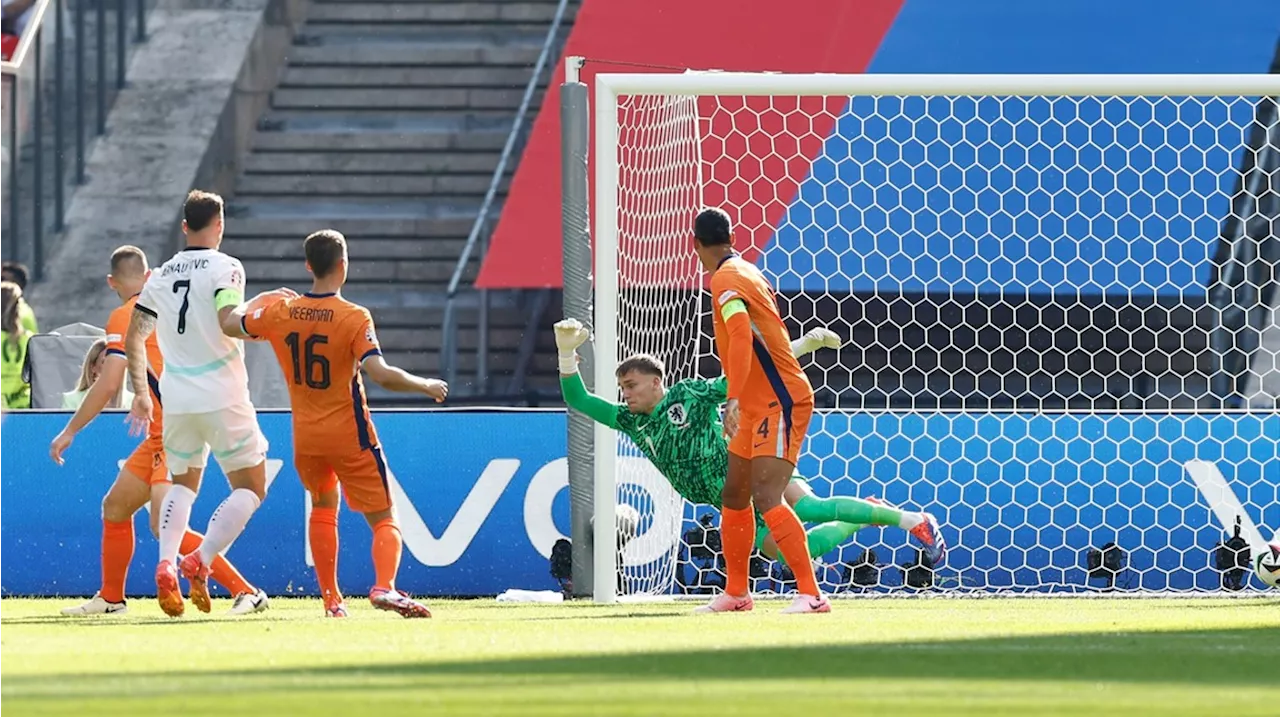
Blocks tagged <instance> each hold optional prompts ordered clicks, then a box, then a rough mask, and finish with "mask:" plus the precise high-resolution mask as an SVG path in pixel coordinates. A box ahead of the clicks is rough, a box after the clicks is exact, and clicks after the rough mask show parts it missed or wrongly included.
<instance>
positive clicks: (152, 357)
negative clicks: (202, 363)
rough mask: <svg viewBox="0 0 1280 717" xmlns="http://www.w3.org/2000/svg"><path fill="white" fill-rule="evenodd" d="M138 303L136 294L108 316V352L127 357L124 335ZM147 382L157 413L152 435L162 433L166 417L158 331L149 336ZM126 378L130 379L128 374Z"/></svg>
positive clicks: (152, 423) (162, 362) (152, 424)
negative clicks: (163, 405)
mask: <svg viewBox="0 0 1280 717" xmlns="http://www.w3.org/2000/svg"><path fill="white" fill-rule="evenodd" d="M137 303H138V295H137V294H134V295H133V296H131V297H129V300H128V301H126V302H124V303H123V304H121V305H120V306H118V307H116V308H115V309H113V310H112V312H111V315H110V316H108V317H107V327H106V332H107V353H108V354H115V355H117V356H120V357H122V358H123V357H125V356H126V353H125V349H124V337H125V334H127V333H128V332H129V322H130V321H132V320H133V306H134V304H137ZM146 346H147V383H148V384H149V385H150V386H151V397H152V399H154V401H155V415H154V416H153V419H154V420H152V421H151V429H150V430H149V431H148V433H149V434H150V435H152V436H159V435H162V433H163V430H164V425H163V423H164V417H163V415H162V413H161V410H160V407H161V405H162V401H161V397H160V374H162V373H164V357H163V356H161V355H160V341H159V339H157V338H156V333H155V332H154V331H152V332H151V335H150V336H148V337H147V343H146ZM125 380H126V381H127V380H128V377H127V374H126V378H125Z"/></svg>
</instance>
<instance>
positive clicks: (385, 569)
mask: <svg viewBox="0 0 1280 717" xmlns="http://www.w3.org/2000/svg"><path fill="white" fill-rule="evenodd" d="M401 546H402V544H401V540H400V526H399V525H397V524H396V519H395V518H383V519H382V520H379V521H378V523H377V524H376V525H374V526H373V573H374V576H375V580H377V582H376V583H375V584H374V587H377V588H384V589H387V590H394V589H395V587H396V573H397V572H399V570H400V550H401Z"/></svg>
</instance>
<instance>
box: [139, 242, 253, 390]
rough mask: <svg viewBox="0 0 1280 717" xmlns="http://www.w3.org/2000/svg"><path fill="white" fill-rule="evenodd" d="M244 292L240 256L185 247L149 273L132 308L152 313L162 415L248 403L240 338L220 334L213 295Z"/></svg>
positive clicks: (246, 375)
mask: <svg viewBox="0 0 1280 717" xmlns="http://www.w3.org/2000/svg"><path fill="white" fill-rule="evenodd" d="M222 289H229V290H232V291H235V292H237V293H240V294H241V295H243V293H244V267H243V266H241V264H240V260H239V259H236V258H234V257H230V256H227V255H226V254H223V253H222V252H220V251H218V250H216V249H205V248H201V247H187V248H186V249H184V250H182V251H180V252H178V253H177V254H175V255H174V256H173V258H172V259H170V260H169V261H166V262H165V263H164V265H163V266H160V267H158V268H156V269H155V270H154V271H152V272H151V277H150V278H149V279H147V283H146V285H145V286H144V287H143V288H142V294H141V295H140V296H138V303H137V309H138V310H139V311H145V312H147V313H149V314H151V315H153V316H155V317H156V338H157V339H158V340H159V342H160V354H161V355H162V356H164V373H163V374H161V376H160V401H161V405H162V406H163V407H164V412H165V415H176V414H184V413H208V412H210V411H217V410H221V409H223V408H227V407H229V406H235V405H242V404H243V405H251V404H250V403H249V374H248V372H247V371H246V370H245V366H244V342H242V341H241V340H239V339H233V338H231V337H230V336H227V335H226V334H224V333H222V327H221V326H220V325H219V323H218V309H217V307H216V305H215V303H214V297H215V296H216V295H217V293H218V292H219V291H220V290H222Z"/></svg>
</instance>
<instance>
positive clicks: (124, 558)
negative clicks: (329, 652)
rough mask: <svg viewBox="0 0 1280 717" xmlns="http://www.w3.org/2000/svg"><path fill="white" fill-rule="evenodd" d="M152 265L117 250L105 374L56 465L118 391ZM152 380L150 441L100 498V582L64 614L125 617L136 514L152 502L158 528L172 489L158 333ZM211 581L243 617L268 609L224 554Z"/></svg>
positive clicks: (194, 538)
mask: <svg viewBox="0 0 1280 717" xmlns="http://www.w3.org/2000/svg"><path fill="white" fill-rule="evenodd" d="M150 273H151V270H150V269H148V268H147V256H146V254H144V253H143V252H142V250H141V249H139V248H137V247H135V246H122V247H120V248H118V249H116V250H115V251H114V252H112V253H111V273H110V274H108V275H107V285H108V286H110V287H111V289H112V291H115V292H116V295H118V296H119V297H120V301H121V305H120V306H119V307H117V308H116V309H115V310H114V311H112V312H111V316H110V317H109V318H108V319H107V327H106V332H107V349H106V354H107V356H106V358H105V360H104V362H103V366H102V373H101V374H100V375H99V376H98V380H97V381H94V383H93V385H92V386H91V387H90V388H89V392H88V394H86V395H85V398H84V402H83V403H81V404H80V408H78V409H77V410H76V412H75V415H73V416H72V417H71V420H69V421H67V426H66V428H64V429H62V432H61V433H59V434H58V436H57V437H56V438H54V439H53V443H52V444H50V446H49V455H50V457H52V458H53V461H54V462H55V463H57V464H58V465H62V464H63V461H64V459H63V453H64V452H66V450H67V448H68V447H70V446H71V442H72V441H73V440H75V437H76V434H77V433H79V432H80V429H82V428H84V427H85V426H86V425H88V424H89V422H90V421H92V420H93V419H94V418H95V417H96V416H97V415H98V414H99V413H101V412H102V409H103V408H105V407H106V405H107V404H108V403H109V402H110V401H111V398H112V397H113V396H116V395H118V394H119V393H120V387H121V385H122V384H123V383H124V374H125V368H126V361H125V350H124V335H125V332H126V331H128V329H129V319H130V317H131V316H132V315H133V306H134V304H135V303H137V301H138V293H139V292H140V291H142V285H143V284H145V283H146V281H147V276H148V275H150ZM146 347H147V363H148V364H149V367H148V368H149V371H148V375H147V379H148V383H149V384H150V386H151V395H152V400H153V401H154V403H155V405H156V411H155V420H154V421H153V422H152V423H151V428H150V430H149V431H148V433H147V436H146V438H145V439H143V441H142V443H141V444H140V445H139V446H138V448H137V450H135V451H134V452H133V455H131V456H129V460H128V461H127V462H126V463H125V465H124V467H123V468H121V469H120V473H119V475H117V476H116V481H115V483H114V484H112V486H111V489H110V490H108V491H107V495H106V497H104V498H103V499H102V586H101V588H100V589H99V591H98V594H96V595H94V596H93V599H91V600H89V601H88V602H86V603H84V604H83V605H76V606H74V607H68V608H65V609H63V611H62V614H63V615H104V614H117V615H119V614H123V613H125V612H127V610H128V608H127V606H126V604H125V597H124V584H125V578H126V577H127V575H128V573H129V563H130V562H131V561H132V560H133V548H134V535H133V516H134V514H135V513H137V512H138V511H139V510H140V509H142V507H143V506H145V505H147V503H148V502H150V503H151V532H152V534H155V533H156V530H157V525H158V521H159V517H160V503H161V501H163V500H164V496H165V494H166V493H168V492H169V489H170V488H171V487H173V484H172V483H171V482H170V478H169V471H168V468H167V466H166V465H165V459H164V441H163V438H162V435H163V433H162V432H163V419H162V417H161V414H160V393H159V386H160V384H159V376H160V374H161V373H162V372H163V371H164V359H163V357H161V355H160V345H159V343H158V342H157V341H156V337H155V335H154V334H152V335H151V336H148V337H147V343H146ZM202 538H203V536H201V535H200V534H199V533H197V532H195V531H193V530H188V531H187V532H186V534H185V535H184V536H183V539H182V548H181V550H182V552H183V553H184V554H185V553H189V552H191V551H192V550H195V549H196V548H197V547H199V545H200V541H201V539H202ZM212 568H213V571H212V572H213V579H214V580H217V581H218V582H219V583H221V584H222V585H223V586H224V587H226V588H227V590H229V591H230V592H231V594H232V595H234V596H235V602H234V603H233V604H232V606H231V614H232V615H243V614H247V613H251V612H260V611H262V610H265V609H267V606H268V601H267V594H266V593H265V592H263V591H262V590H259V589H258V588H255V587H254V586H252V585H250V584H249V583H248V582H247V581H246V580H245V579H244V578H243V577H241V576H240V573H239V572H237V571H236V569H235V567H233V566H232V565H231V563H230V562H228V561H227V560H226V558H223V557H219V558H218V559H217V560H216V561H215V562H214V564H213V566H212Z"/></svg>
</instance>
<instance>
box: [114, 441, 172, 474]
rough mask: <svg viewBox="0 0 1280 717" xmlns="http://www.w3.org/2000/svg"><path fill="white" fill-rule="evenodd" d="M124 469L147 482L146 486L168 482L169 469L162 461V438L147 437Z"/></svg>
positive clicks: (125, 464)
mask: <svg viewBox="0 0 1280 717" xmlns="http://www.w3.org/2000/svg"><path fill="white" fill-rule="evenodd" d="M124 469H125V470H126V471H128V472H130V473H132V474H133V475H135V476H137V477H139V478H141V479H142V480H144V481H146V482H147V485H155V484H156V483H168V482H169V467H168V466H167V465H166V464H165V461H164V438H162V437H160V436H147V437H146V438H145V439H144V440H143V441H142V443H139V444H138V447H137V448H135V449H134V450H133V454H132V455H130V456H129V460H127V461H125V462H124Z"/></svg>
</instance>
